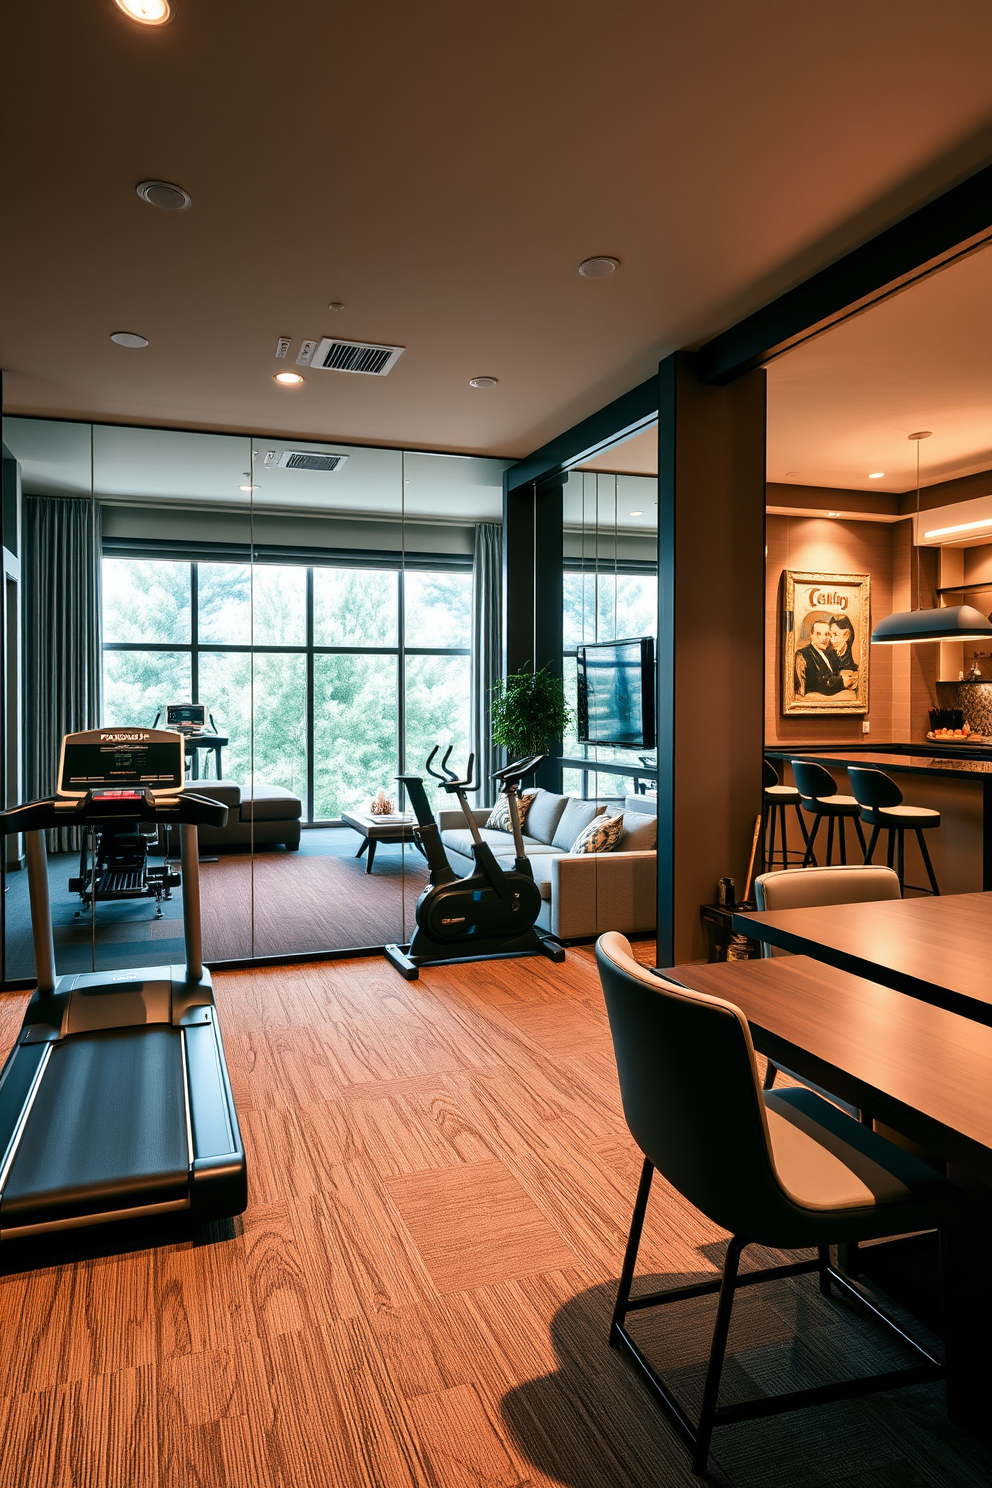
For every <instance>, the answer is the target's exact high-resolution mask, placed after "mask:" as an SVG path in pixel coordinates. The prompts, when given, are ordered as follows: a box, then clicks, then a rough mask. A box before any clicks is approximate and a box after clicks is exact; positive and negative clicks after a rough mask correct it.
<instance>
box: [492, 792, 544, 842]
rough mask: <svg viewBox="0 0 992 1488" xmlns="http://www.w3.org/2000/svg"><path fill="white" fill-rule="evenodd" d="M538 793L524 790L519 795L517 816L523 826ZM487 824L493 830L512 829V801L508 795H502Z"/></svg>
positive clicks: (505, 830)
mask: <svg viewBox="0 0 992 1488" xmlns="http://www.w3.org/2000/svg"><path fill="white" fill-rule="evenodd" d="M536 794H537V792H536V791H522V792H521V793H520V795H519V796H518V797H517V816H518V817H519V819H520V825H521V826H523V824H524V822H525V821H526V820H527V812H528V811H529V810H530V804H531V802H532V801H533V799H534V797H535V796H536ZM486 826H487V827H489V829H490V830H491V831H493V832H508V831H509V830H510V802H509V799H508V797H506V796H500V798H499V800H498V801H497V802H496V805H495V806H494V807H493V809H492V811H490V813H489V818H488V820H487V822H486Z"/></svg>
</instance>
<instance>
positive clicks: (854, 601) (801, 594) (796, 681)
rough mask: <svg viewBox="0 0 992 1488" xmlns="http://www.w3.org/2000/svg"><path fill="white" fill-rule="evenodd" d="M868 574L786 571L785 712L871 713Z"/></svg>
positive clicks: (783, 644) (784, 597) (783, 612)
mask: <svg viewBox="0 0 992 1488" xmlns="http://www.w3.org/2000/svg"><path fill="white" fill-rule="evenodd" d="M870 585H871V580H870V577H869V575H868V574H828V573H803V572H799V571H797V570H795V569H788V568H787V569H785V570H783V573H782V712H783V713H785V714H793V715H794V714H797V713H800V714H815V715H819V716H821V717H836V716H838V715H841V716H847V715H851V714H854V715H859V714H860V715H864V714H865V713H867V712H868V664H869V641H870V638H871V594H870Z"/></svg>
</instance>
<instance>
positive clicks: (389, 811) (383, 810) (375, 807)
mask: <svg viewBox="0 0 992 1488" xmlns="http://www.w3.org/2000/svg"><path fill="white" fill-rule="evenodd" d="M395 810H396V807H395V804H394V802H393V801H392V799H391V798H390V797H389V796H388V795H387V794H386V792H385V791H384V790H378V791H376V793H375V797H374V798H373V801H372V804H371V806H370V807H369V812H370V813H371V815H372V816H392V815H393V813H394V811H395Z"/></svg>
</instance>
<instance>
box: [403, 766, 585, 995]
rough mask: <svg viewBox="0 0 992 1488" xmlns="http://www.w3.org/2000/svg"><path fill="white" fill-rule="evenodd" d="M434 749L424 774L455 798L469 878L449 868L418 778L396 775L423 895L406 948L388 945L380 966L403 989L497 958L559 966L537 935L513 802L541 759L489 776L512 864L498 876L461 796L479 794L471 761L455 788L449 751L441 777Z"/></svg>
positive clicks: (534, 891) (550, 946)
mask: <svg viewBox="0 0 992 1488" xmlns="http://www.w3.org/2000/svg"><path fill="white" fill-rule="evenodd" d="M437 752H438V751H437V747H435V748H434V749H432V750H431V752H430V754H429V755H428V758H427V765H426V769H427V773H428V774H429V775H431V776H432V777H433V778H434V779H435V780H438V781H440V782H441V786H442V788H443V789H444V790H446V791H447V792H448V794H449V795H453V796H455V797H456V798H457V800H458V804H459V806H460V807H461V809H462V813H463V815H464V817H465V821H466V823H467V824H468V829H469V831H470V832H471V834H472V856H473V857H474V858H475V872H474V873H470V874H468V875H467V876H466V877H465V878H459V877H458V875H457V874H456V873H455V872H454V870H453V869H452V867H451V864H450V863H449V862H448V858H447V854H446V853H445V851H444V845H443V844H442V842H441V834H440V832H439V831H438V826H437V822H436V821H435V820H434V815H433V813H432V811H431V808H430V805H429V803H428V800H427V793H426V791H425V790H424V782H423V779H422V778H421V777H420V776H419V775H397V777H396V778H397V780H398V781H399V782H400V783H401V784H402V785H404V786H405V787H406V791H407V794H408V796H409V797H410V803H411V805H412V806H413V809H414V812H415V813H416V817H417V821H418V823H419V828H418V836H419V839H420V845H421V848H422V850H423V853H424V856H425V857H426V859H427V863H428V866H429V868H430V877H429V879H428V883H427V887H426V888H425V889H424V892H423V893H422V894H421V896H420V898H419V899H418V900H417V928H416V930H415V931H414V932H413V939H412V940H411V941H410V944H409V945H404V946H401V945H387V946H386V948H385V954H386V959H387V960H388V961H389V962H390V963H391V964H392V965H393V966H395V967H396V970H397V971H398V972H399V973H400V975H401V976H404V977H406V979H407V981H410V982H412V981H415V980H416V978H417V976H418V975H419V969H420V967H421V966H444V965H448V964H450V963H452V962H457V961H481V960H488V959H493V958H495V957H501V956H535V955H541V956H547V957H548V958H549V959H550V960H552V961H564V959H565V951H564V949H563V947H562V946H560V945H558V944H557V943H556V942H555V941H552V940H548V939H546V938H545V936H544V935H543V934H542V932H541V931H540V930H538V929H537V928H536V921H537V917H538V915H539V914H540V912H541V891H540V889H539V888H538V886H537V884H536V883H535V882H534V873H533V870H532V868H531V865H530V862H529V861H528V858H527V853H526V851H525V849H524V839H523V833H522V832H521V830H520V813H519V810H518V806H517V802H518V797H519V794H520V782H521V780H522V779H523V777H524V776H525V775H529V774H530V773H531V771H532V770H534V768H535V767H536V766H537V765H538V764H539V763H540V761H541V760H542V759H543V758H544V756H543V755H541V754H536V755H532V756H531V758H530V759H525V760H520V761H518V762H517V763H516V764H514V765H510V766H508V767H507V768H506V769H505V770H498V771H496V773H495V774H494V775H493V777H492V778H493V779H494V780H498V781H499V782H500V786H501V789H502V793H503V795H505V796H506V800H507V807H508V812H509V818H510V830H511V832H512V833H513V843H514V848H515V850H516V857H515V861H514V865H513V867H512V868H502V867H501V866H500V864H499V862H498V861H497V859H496V856H495V854H494V853H493V850H492V848H491V847H490V846H489V844H488V843H487V842H484V841H483V839H482V834H481V833H480V831H479V825H478V822H477V821H476V820H475V817H474V816H473V815H472V808H471V807H470V806H469V803H468V800H467V799H466V795H465V793H466V791H470V790H477V789H478V783H477V782H476V783H475V784H473V781H472V771H473V769H474V767H475V755H474V754H470V755H469V758H468V774H467V776H466V777H465V779H464V780H460V779H459V778H458V776H457V775H456V774H455V772H454V771H453V770H449V769H448V760H449V759H450V757H451V749H450V748H449V749H448V750H447V752H446V753H445V755H444V758H443V759H442V761H441V772H440V773H439V772H438V771H437V770H434V769H432V768H431V765H432V762H433V760H434V757H435V755H436V754H437Z"/></svg>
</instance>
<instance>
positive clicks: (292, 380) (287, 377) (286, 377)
mask: <svg viewBox="0 0 992 1488" xmlns="http://www.w3.org/2000/svg"><path fill="white" fill-rule="evenodd" d="M272 381H273V382H281V383H282V385H283V387H298V386H299V384H300V383H301V382H302V381H303V378H302V377H301V376H300V374H299V372H277V373H276V375H275V376H274V377H273V379H272Z"/></svg>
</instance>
